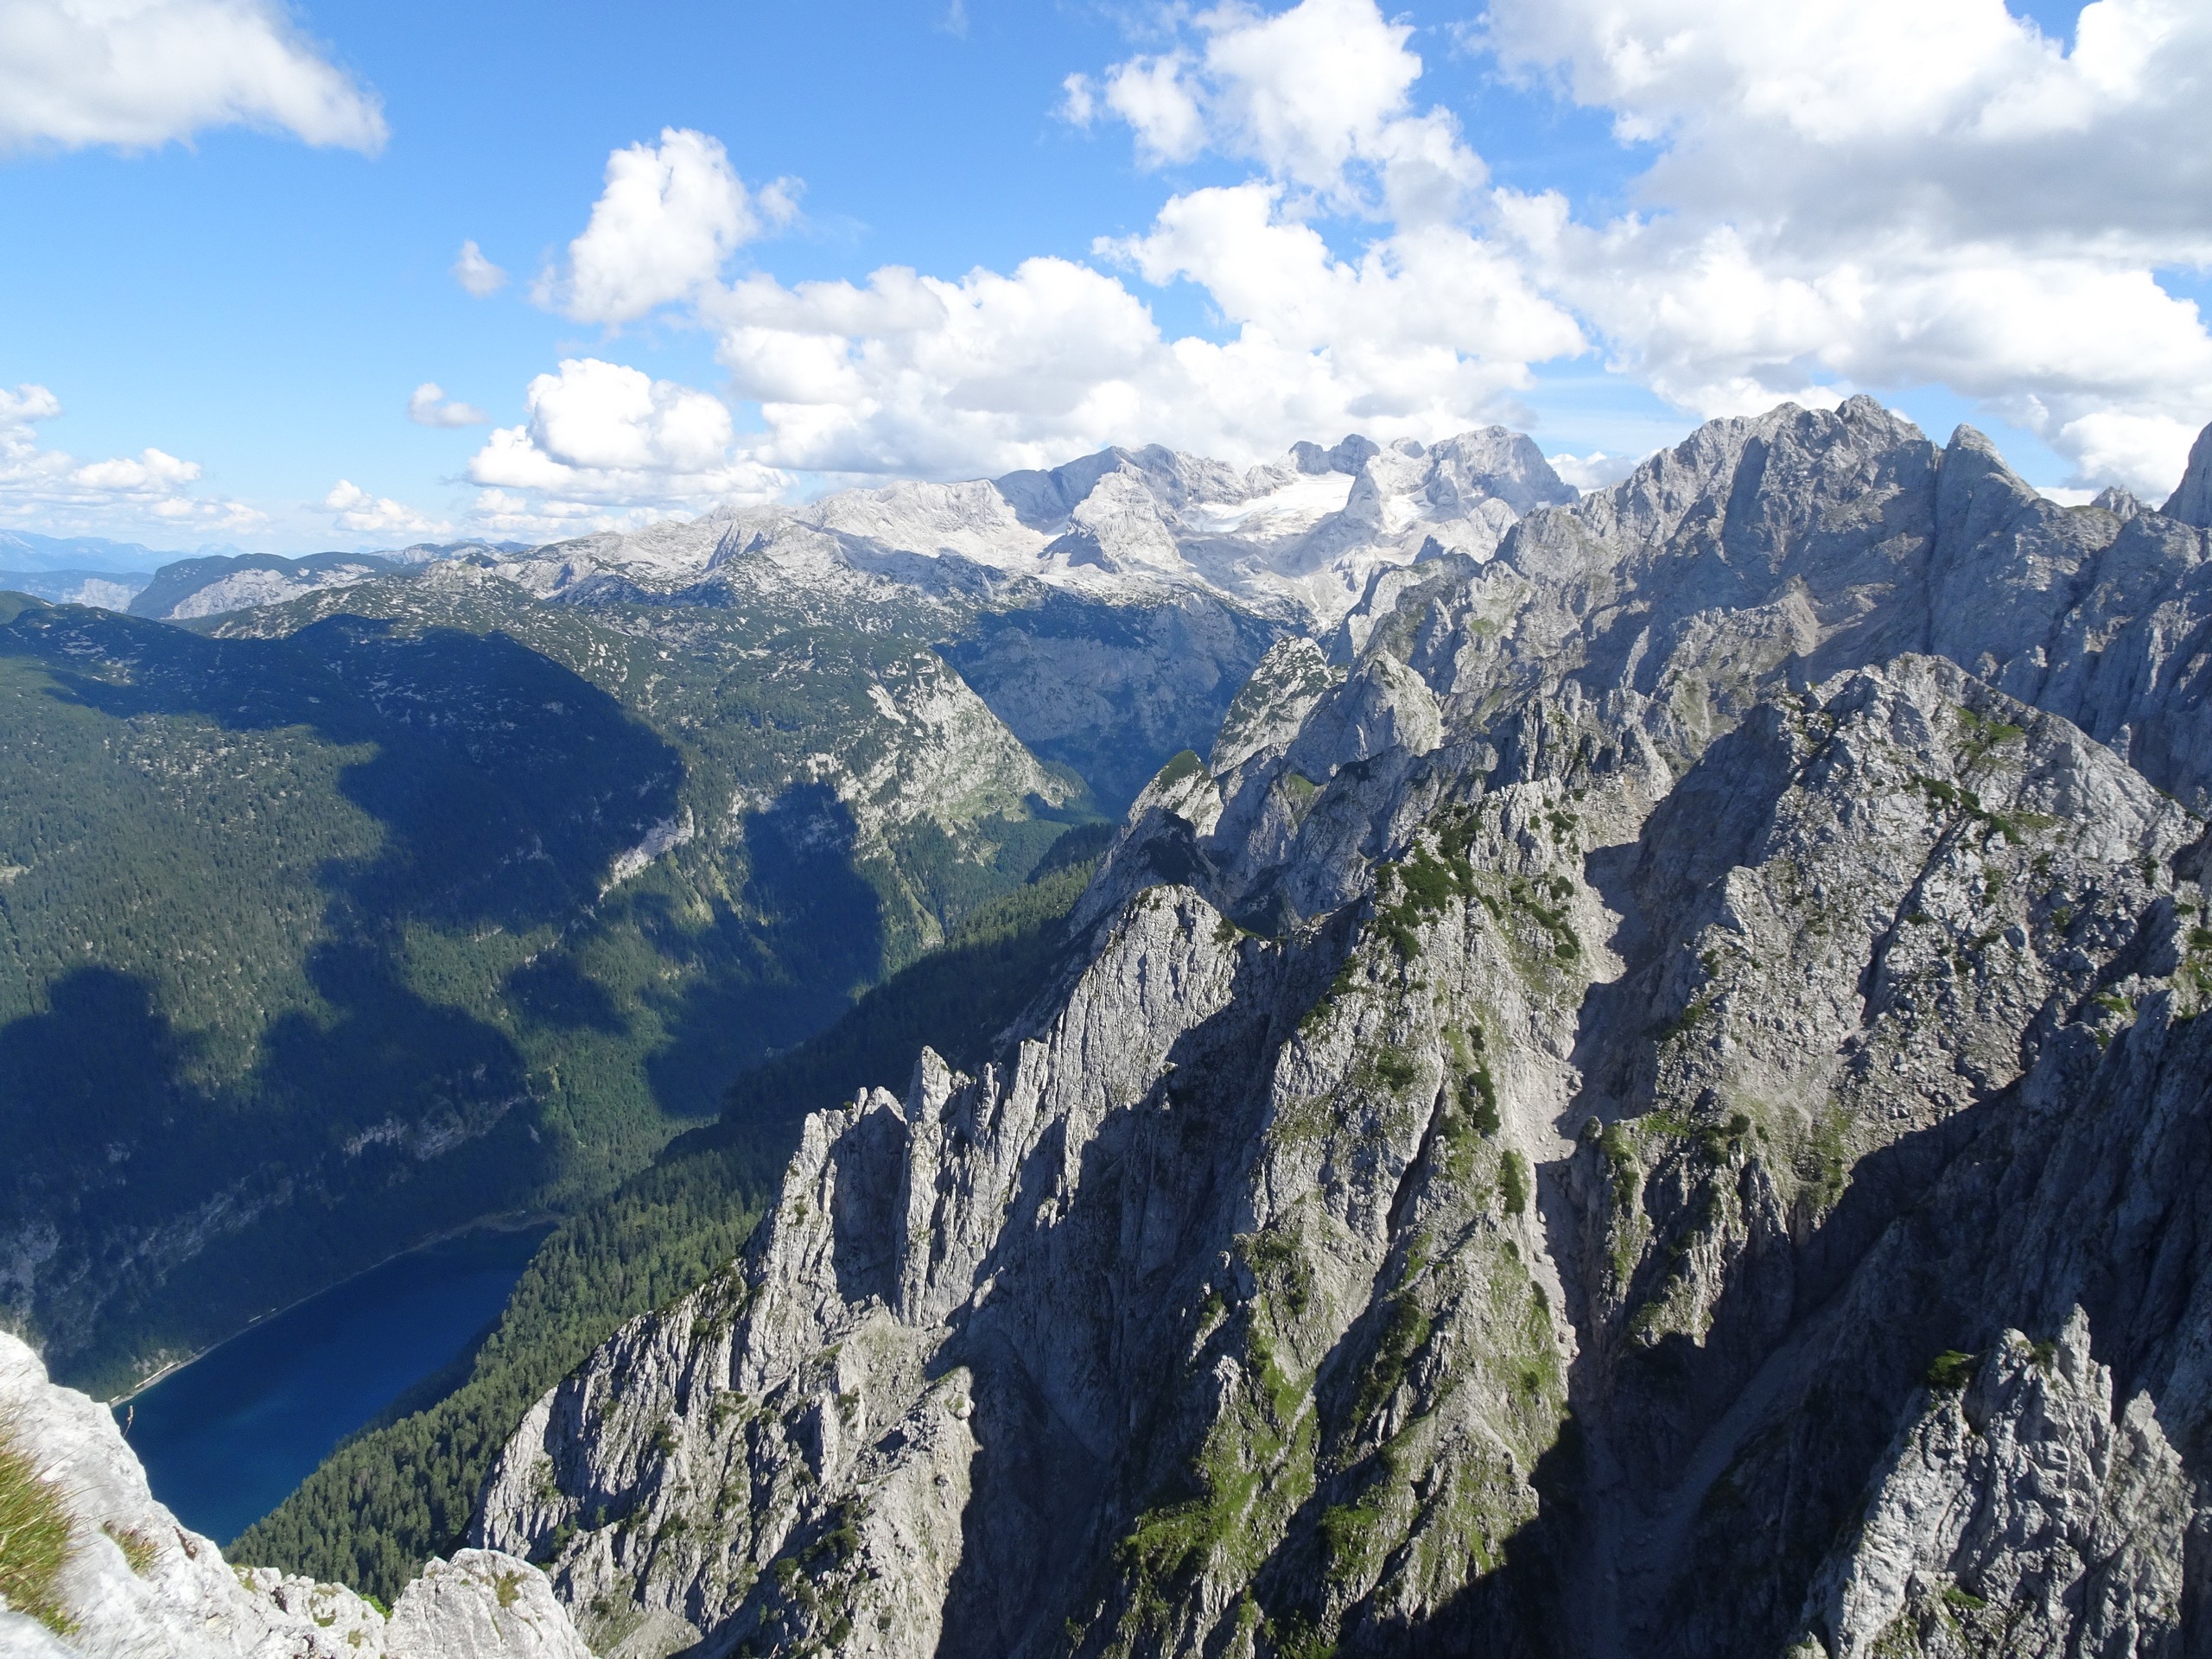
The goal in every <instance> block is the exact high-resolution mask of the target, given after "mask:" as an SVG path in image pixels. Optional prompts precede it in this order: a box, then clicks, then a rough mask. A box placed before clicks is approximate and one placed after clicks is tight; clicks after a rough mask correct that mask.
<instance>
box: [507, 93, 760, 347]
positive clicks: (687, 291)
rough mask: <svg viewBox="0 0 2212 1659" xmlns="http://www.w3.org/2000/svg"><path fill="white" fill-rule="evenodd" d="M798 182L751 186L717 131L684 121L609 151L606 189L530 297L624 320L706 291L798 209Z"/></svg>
mask: <svg viewBox="0 0 2212 1659" xmlns="http://www.w3.org/2000/svg"><path fill="white" fill-rule="evenodd" d="M797 214H798V186H797V184H796V183H795V182H794V181H791V180H789V179H779V180H776V181H774V182H772V183H771V184H768V185H766V186H763V187H762V188H760V189H759V190H758V191H754V190H748V189H747V188H746V185H745V181H743V180H741V179H740V178H739V177H738V175H737V171H736V169H735V168H733V167H732V166H731V165H730V160H729V155H728V151H727V150H725V149H723V148H722V145H721V141H720V140H719V139H715V138H710V137H708V136H707V135H706V134H705V133H702V132H695V131H693V130H690V129H689V128H684V127H668V128H664V129H663V130H662V132H661V135H660V143H658V145H652V144H632V145H629V146H627V147H626V148H625V149H618V150H616V151H615V152H614V153H613V155H612V156H608V157H607V183H606V188H604V189H603V190H602V191H601V193H600V197H599V200H598V201H597V202H596V203H595V204H594V206H593V207H592V210H591V219H590V222H589V223H588V224H587V225H586V226H584V231H583V234H582V235H581V236H579V237H578V238H576V239H575V241H573V242H571V243H570V244H569V257H568V262H567V268H566V269H565V270H551V269H549V270H547V271H546V272H545V273H544V274H543V276H542V277H540V278H539V279H538V283H537V289H536V295H537V299H538V301H539V302H540V303H542V304H546V305H550V306H552V307H554V308H556V309H558V310H560V311H562V312H563V313H565V314H566V315H569V316H571V317H574V318H575V319H576V320H577V321H580V322H598V323H610V324H612V323H622V322H628V321H633V320H635V319H636V318H639V317H641V316H643V315H645V313H646V312H648V311H651V310H652V309H653V308H655V307H657V306H662V305H666V304H669V303H671V302H675V301H680V300H687V299H692V298H696V296H699V295H700V294H701V293H702V292H704V291H706V290H707V289H710V288H711V287H712V286H713V285H714V283H715V281H716V279H717V278H718V277H720V275H721V269H722V266H723V265H724V264H726V263H727V262H728V259H729V257H730V255H731V254H733V253H734V252H735V251H737V250H738V249H739V248H740V247H741V246H742V245H744V244H746V243H747V242H749V241H752V240H753V238H755V237H758V236H760V234H762V233H763V232H765V231H766V230H767V229H769V228H771V227H772V226H780V225H785V224H788V223H790V222H791V219H793V218H795V217H796V216H797Z"/></svg>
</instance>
